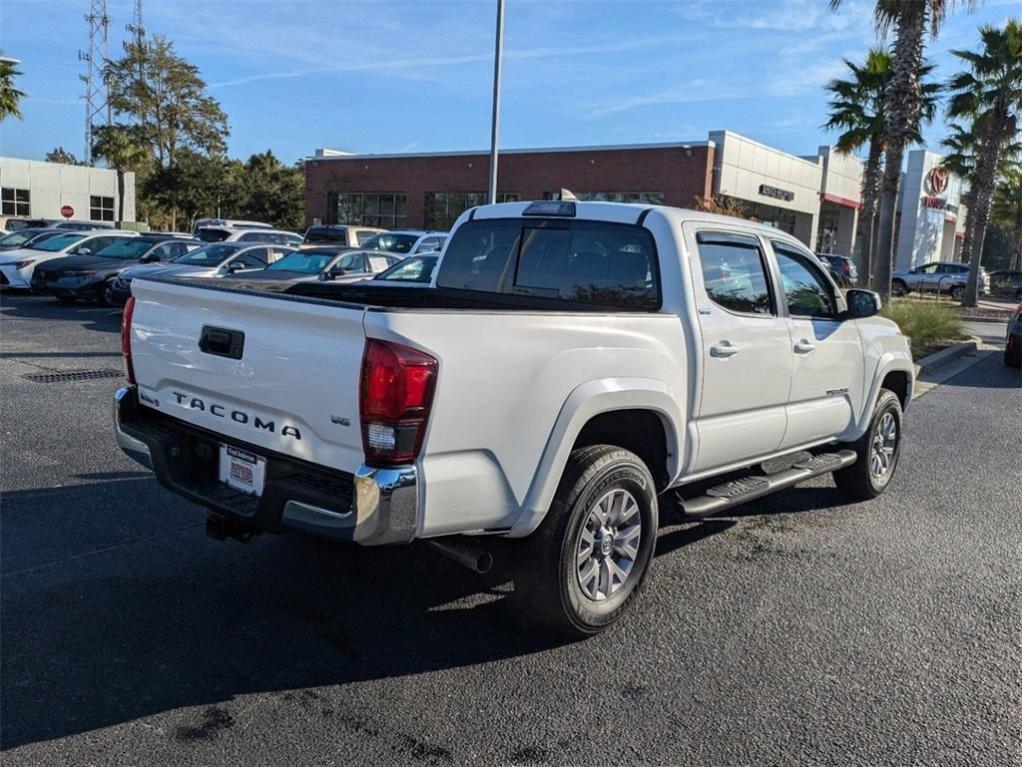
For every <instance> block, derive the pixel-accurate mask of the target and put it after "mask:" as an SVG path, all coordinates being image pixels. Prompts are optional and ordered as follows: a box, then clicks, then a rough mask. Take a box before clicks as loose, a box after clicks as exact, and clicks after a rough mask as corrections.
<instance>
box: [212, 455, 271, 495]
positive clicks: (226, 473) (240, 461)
mask: <svg viewBox="0 0 1022 767" xmlns="http://www.w3.org/2000/svg"><path fill="white" fill-rule="evenodd" d="M220 481H221V482H225V483H226V484H227V485H228V486H230V487H233V488H234V489H235V490H240V491H241V492H243V493H248V494H249V495H262V494H263V484H264V483H265V482H266V459H265V458H261V457H259V456H258V455H253V454H252V453H248V452H245V451H244V450H238V448H236V447H232V446H230V445H220Z"/></svg>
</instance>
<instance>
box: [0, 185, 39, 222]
mask: <svg viewBox="0 0 1022 767" xmlns="http://www.w3.org/2000/svg"><path fill="white" fill-rule="evenodd" d="M0 208H2V211H0V212H2V213H3V215H5V216H28V215H31V214H30V212H29V211H30V210H31V208H32V205H31V203H30V201H29V193H28V190H27V189H11V188H9V187H4V188H3V189H0Z"/></svg>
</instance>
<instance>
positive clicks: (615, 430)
mask: <svg viewBox="0 0 1022 767" xmlns="http://www.w3.org/2000/svg"><path fill="white" fill-rule="evenodd" d="M471 216H472V218H471V220H470V219H469V214H468V213H466V214H464V215H462V216H461V217H460V218H459V219H458V221H457V223H456V224H455V227H454V230H453V234H452V237H451V240H450V242H449V243H448V244H447V247H446V248H445V249H444V251H443V254H442V255H441V256H440V260H439V264H438V266H437V273H436V277H435V278H434V287H433V288H431V289H429V290H393V289H389V288H386V287H374V286H371V285H366V284H364V283H363V284H359V285H351V284H336V283H330V282H312V283H302V284H298V285H295V286H293V287H292V289H291V290H290V291H289V292H288V293H287V294H271V295H260V294H258V293H247V292H244V293H243V292H240V291H213V290H210V289H208V288H205V287H203V286H200V285H195V284H182V283H180V282H175V281H167V280H161V279H160V278H159V277H156V278H153V279H143V280H138V281H136V283H135V285H134V291H135V300H134V301H132V302H129V305H128V306H127V307H126V308H125V322H124V330H123V339H124V340H123V350H124V355H125V358H126V368H127V372H128V385H127V386H125V387H124V388H122V389H120V390H119V391H118V392H117V393H116V394H115V397H114V405H115V408H114V411H115V419H116V427H115V434H116V438H117V441H118V442H119V444H120V445H121V447H122V448H123V449H124V451H125V452H126V453H127V454H128V455H129V456H131V457H133V458H135V459H136V460H138V461H140V462H142V463H143V464H144V465H147V466H150V467H152V468H153V469H154V470H155V472H156V474H157V476H158V478H159V480H160V483H161V485H163V486H164V487H166V488H169V489H171V490H172V491H175V492H177V493H178V494H179V495H181V496H183V497H184V498H186V499H188V500H189V501H191V502H193V503H198V504H201V505H204V506H206V507H207V508H209V509H210V516H209V518H208V521H207V525H206V530H207V532H208V533H209V534H210V535H212V536H213V537H216V538H221V539H223V538H225V537H229V536H234V537H238V538H241V539H245V538H247V537H248V536H250V535H251V534H253V533H257V532H269V531H274V532H280V531H284V530H296V531H301V532H304V533H312V534H316V535H320V536H324V537H326V538H332V539H334V540H341V541H348V542H354V543H356V544H359V545H363V546H373V545H379V544H403V543H409V542H411V541H413V540H416V539H440V540H439V541H434V542H435V543H437V546H436V548H437V549H438V550H441V551H443V552H444V553H446V554H448V555H449V556H451V557H452V558H454V559H456V560H457V561H459V562H461V563H463V564H467V565H469V566H470V567H472V568H473V569H476V570H482V569H485V568H486V566H487V563H488V558H487V556H486V554H485V546H486V545H487V541H488V540H489V539H488V538H487V537H486V536H494V535H496V536H503V537H505V538H509V539H522V540H519V541H518V542H517V545H515V544H514V543H513V542H512V541H509V542H508V543H507V545H506V548H505V549H504V550H505V551H506V552H507V556H509V557H512V558H513V559H514V561H515V570H516V572H517V575H516V584H515V593H514V598H515V599H517V600H520V601H521V604H522V605H523V606H527V608H526V609H527V611H528V613H529V616H530V618H531V619H533V620H534V621H535V622H537V623H540V624H545V625H548V626H550V627H552V628H554V629H556V630H558V631H560V632H563V633H566V634H571V635H574V636H586V635H590V634H594V633H597V632H599V631H602V630H603V629H605V628H607V627H608V626H610V625H611V624H613V623H614V622H615V621H616V620H617V619H618V618H619V617H620V616H621V615H622V614H623V613H624V612H625V611H626V609H627V608H628V607H629V606H630V605H631V604H632V603H633V602H634V598H635V597H636V595H637V594H638V591H639V589H640V587H641V585H642V583H643V580H644V578H645V577H646V575H647V573H648V572H649V568H650V564H651V562H652V559H653V549H654V546H655V542H656V536H657V527H658V516H659V504H661V503H669V504H675V505H677V507H678V512H679V513H681V514H684V515H687V516H688V517H689V518H692V519H695V518H699V517H703V516H705V515H708V514H714V513H718V512H723V511H726V510H728V509H731V508H732V507H734V506H735V505H737V504H739V503H742V502H745V501H749V500H753V499H756V498H759V497H761V496H763V495H765V494H767V493H770V492H773V491H775V490H780V489H783V488H788V487H792V486H793V485H795V484H798V483H799V482H802V481H804V480H807V479H810V478H812V477H816V476H819V475H823V474H828V473H832V472H833V474H834V480H835V482H836V483H837V485H838V487H839V488H840V489H841V490H843V491H844V492H845V493H847V494H848V495H849V496H851V497H853V498H858V499H867V498H873V497H875V496H878V495H880V494H882V493H883V492H884V491H885V490H886V489H887V488H888V487H889V486H890V482H891V478H892V477H893V476H894V473H895V469H896V467H897V464H898V460H899V455H900V452H899V451H900V448H901V443H902V410H903V408H904V407H906V406H907V405H908V404H909V403H910V401H911V396H912V387H913V380H914V372H913V363H912V357H911V354H910V352H909V344H908V339H907V338H905V336H903V335H902V334H901V333H900V331H899V330H898V327H897V325H895V324H894V323H893V322H891V321H889V320H887V319H884V318H882V317H879V316H876V315H877V312H878V310H879V308H880V305H879V297H878V296H877V295H876V294H875V293H871V292H869V291H865V290H856V289H852V290H849V291H848V292H847V295H842V293H841V291H839V290H838V289H837V288H836V286H835V285H834V282H833V280H832V279H831V277H830V276H829V274H827V272H826V270H825V269H824V268H823V267H822V266H821V264H820V263H819V261H818V260H817V259H816V257H815V256H814V255H813V254H812V252H811V251H809V250H807V249H806V248H805V246H803V245H802V243H801V242H799V241H798V240H797V239H795V238H794V237H792V236H790V235H788V234H786V233H784V232H782V231H780V230H778V229H774V228H771V227H768V226H765V225H761V224H755V223H753V222H750V221H743V220H739V219H733V218H726V217H723V216H713V215H711V214H706V213H701V212H695V211H683V210H678V209H674V208H668V207H664V206H650V205H625V204H619V203H606V202H565V201H542V202H533V203H505V204H500V205H484V206H480V207H477V208H474V209H473V210H472V212H471ZM725 265H726V267H727V268H726V270H725V269H724V268H722V267H723V266H725ZM200 308H201V311H199V309H200ZM753 382H754V385H753ZM806 452H810V453H811V454H812V455H811V456H807V455H806ZM767 461H769V462H770V467H771V468H770V471H771V472H772V473H765V471H764V470H763V469H762V466H763V464H764V462H767ZM473 536H474V537H475V540H473ZM258 553H259V550H255V551H253V552H252V554H253V555H254V556H258Z"/></svg>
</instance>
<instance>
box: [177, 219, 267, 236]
mask: <svg viewBox="0 0 1022 767" xmlns="http://www.w3.org/2000/svg"><path fill="white" fill-rule="evenodd" d="M204 226H226V227H230V228H231V229H273V227H272V226H271V225H270V224H264V223H263V222H262V221H242V220H239V219H233V218H199V219H196V220H195V225H194V226H193V227H192V236H193V237H194V236H195V235H196V234H197V233H198V231H199V230H200V229H202V227H204Z"/></svg>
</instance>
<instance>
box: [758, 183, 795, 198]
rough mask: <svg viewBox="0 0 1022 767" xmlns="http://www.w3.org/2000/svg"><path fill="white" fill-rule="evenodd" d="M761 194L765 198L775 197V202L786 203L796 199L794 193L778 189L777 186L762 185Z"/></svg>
mask: <svg viewBox="0 0 1022 767" xmlns="http://www.w3.org/2000/svg"><path fill="white" fill-rule="evenodd" d="M759 193H760V194H761V195H763V196H764V197H773V198H774V199H775V200H784V201H785V202H791V201H792V200H794V199H795V193H794V192H789V191H788V190H787V189H778V188H777V187H776V186H770V185H769V184H760V185H759Z"/></svg>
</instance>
